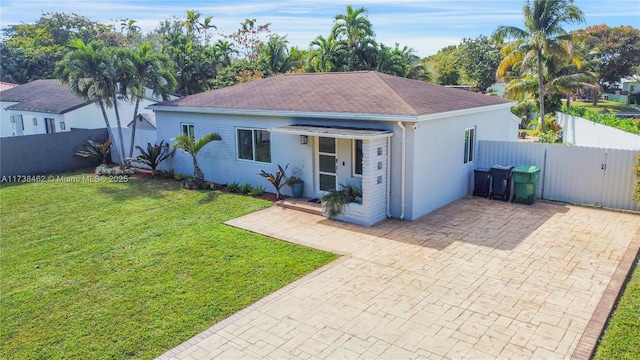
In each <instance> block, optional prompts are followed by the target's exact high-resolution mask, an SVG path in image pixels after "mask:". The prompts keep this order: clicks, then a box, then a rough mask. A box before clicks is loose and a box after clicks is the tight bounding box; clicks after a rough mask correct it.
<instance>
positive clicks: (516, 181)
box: [511, 165, 540, 205]
mask: <svg viewBox="0 0 640 360" xmlns="http://www.w3.org/2000/svg"><path fill="white" fill-rule="evenodd" d="M539 174H540V169H539V168H538V167H537V166H529V165H523V166H517V167H515V168H513V170H511V176H512V178H513V185H514V194H513V200H511V201H512V202H517V203H522V204H529V205H531V204H533V203H534V202H536V185H537V183H538V175H539Z"/></svg>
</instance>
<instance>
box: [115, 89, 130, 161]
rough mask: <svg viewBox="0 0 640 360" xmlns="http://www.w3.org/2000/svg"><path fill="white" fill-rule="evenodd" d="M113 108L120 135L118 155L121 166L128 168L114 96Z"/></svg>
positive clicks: (116, 100)
mask: <svg viewBox="0 0 640 360" xmlns="http://www.w3.org/2000/svg"><path fill="white" fill-rule="evenodd" d="M113 109H114V110H115V112H116V123H117V124H118V135H119V136H120V152H119V156H121V157H122V166H123V167H124V168H128V167H129V165H128V164H127V160H126V159H127V158H126V153H125V149H124V139H123V138H122V124H121V123H120V112H119V111H118V98H117V97H116V96H114V99H113Z"/></svg>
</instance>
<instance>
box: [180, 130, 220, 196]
mask: <svg viewBox="0 0 640 360" xmlns="http://www.w3.org/2000/svg"><path fill="white" fill-rule="evenodd" d="M172 140H173V141H174V142H175V144H173V148H174V149H179V150H182V151H184V152H186V153H187V154H189V155H191V158H193V184H194V185H195V186H196V188H202V185H204V173H203V172H202V170H201V169H200V166H199V165H198V159H197V158H196V157H197V156H198V153H199V152H200V150H202V148H203V147H204V146H205V145H207V144H208V143H210V142H212V141H217V140H222V138H221V137H220V135H218V134H216V133H209V134H207V135H205V136H203V137H201V138H200V139H198V140H195V139H193V138H192V137H191V136H189V135H188V134H180V135H178V136H176V138H175V139H172Z"/></svg>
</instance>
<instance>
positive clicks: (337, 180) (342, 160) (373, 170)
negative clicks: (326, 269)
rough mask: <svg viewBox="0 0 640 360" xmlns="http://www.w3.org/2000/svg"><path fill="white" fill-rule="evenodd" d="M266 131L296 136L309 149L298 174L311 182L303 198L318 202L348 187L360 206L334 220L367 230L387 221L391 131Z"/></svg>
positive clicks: (328, 128) (311, 128)
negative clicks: (357, 195) (354, 189)
mask: <svg viewBox="0 0 640 360" xmlns="http://www.w3.org/2000/svg"><path fill="white" fill-rule="evenodd" d="M269 131H270V132H272V133H276V134H284V135H290V136H297V137H299V141H300V144H304V145H307V146H310V147H311V149H312V151H311V154H312V155H311V158H310V159H305V163H306V164H311V166H306V167H304V168H303V169H302V171H303V174H301V175H302V176H303V178H305V179H307V181H308V180H309V179H311V184H307V183H305V190H304V194H305V197H308V198H312V199H319V198H320V197H322V195H324V194H326V193H328V192H330V191H335V190H340V189H341V186H342V185H351V186H355V187H357V188H359V189H360V190H361V193H362V200H361V203H351V204H349V206H347V207H346V208H345V211H344V212H343V213H342V214H340V215H338V216H337V217H336V219H339V220H343V221H347V222H351V223H356V224H361V225H366V226H370V225H373V224H375V223H377V222H378V221H380V220H383V219H385V218H386V217H387V214H388V206H389V204H388V200H389V154H390V138H391V136H392V135H393V133H392V132H391V131H389V130H384V129H366V128H350V127H334V126H316V125H286V126H281V127H277V128H272V129H269ZM293 155H295V154H292V157H293ZM307 157H309V156H308V155H307ZM294 165H295V164H294Z"/></svg>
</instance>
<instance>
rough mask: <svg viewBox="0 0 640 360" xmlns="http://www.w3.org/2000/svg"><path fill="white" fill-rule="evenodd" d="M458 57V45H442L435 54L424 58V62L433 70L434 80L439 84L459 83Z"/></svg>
mask: <svg viewBox="0 0 640 360" xmlns="http://www.w3.org/2000/svg"><path fill="white" fill-rule="evenodd" d="M459 57H460V54H459V53H458V46H456V45H450V46H447V47H444V48H442V49H440V50H438V52H437V53H436V54H435V55H431V56H429V57H427V58H426V60H425V61H426V62H427V63H428V64H429V66H430V67H432V68H433V70H434V75H435V80H436V83H437V84H440V85H459V84H460V81H461V74H460V68H459V66H458V62H457V59H458V58H459Z"/></svg>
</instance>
